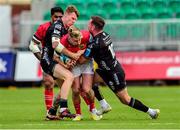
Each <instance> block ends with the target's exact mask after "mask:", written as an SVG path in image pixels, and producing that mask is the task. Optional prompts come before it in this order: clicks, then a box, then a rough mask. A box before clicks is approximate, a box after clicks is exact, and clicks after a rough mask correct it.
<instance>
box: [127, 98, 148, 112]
mask: <svg viewBox="0 0 180 130" xmlns="http://www.w3.org/2000/svg"><path fill="white" fill-rule="evenodd" d="M129 106H130V107H132V108H135V109H137V110H139V111H143V112H147V111H148V109H149V108H148V107H147V106H145V105H144V104H143V103H142V102H140V101H139V100H137V99H134V98H131V101H130V103H129Z"/></svg>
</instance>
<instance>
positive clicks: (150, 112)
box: [147, 108, 156, 115]
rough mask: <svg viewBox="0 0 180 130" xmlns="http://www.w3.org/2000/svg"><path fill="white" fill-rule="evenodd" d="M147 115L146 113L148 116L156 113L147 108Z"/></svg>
mask: <svg viewBox="0 0 180 130" xmlns="http://www.w3.org/2000/svg"><path fill="white" fill-rule="evenodd" d="M147 113H148V114H149V115H155V114H156V111H155V110H154V109H151V108H149V109H148V111H147Z"/></svg>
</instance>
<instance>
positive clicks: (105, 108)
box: [92, 72, 112, 115]
mask: <svg viewBox="0 0 180 130" xmlns="http://www.w3.org/2000/svg"><path fill="white" fill-rule="evenodd" d="M93 82H94V84H93V87H92V89H93V91H94V94H95V97H96V99H97V100H98V101H99V103H100V105H101V109H100V110H98V111H97V114H98V115H102V114H104V113H107V112H109V111H111V110H112V108H111V106H110V105H109V104H108V103H107V101H106V100H105V98H104V97H103V95H102V93H101V92H100V89H99V83H103V84H105V83H104V81H103V79H102V78H101V77H100V76H99V75H98V74H97V73H96V72H95V73H94V81H93Z"/></svg>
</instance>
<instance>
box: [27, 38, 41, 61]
mask: <svg viewBox="0 0 180 130" xmlns="http://www.w3.org/2000/svg"><path fill="white" fill-rule="evenodd" d="M39 44H41V42H40V41H39V40H37V39H36V38H35V37H34V36H33V38H32V39H31V41H30V44H29V49H30V51H31V52H32V53H33V54H34V55H35V57H36V58H37V59H38V60H40V59H41V51H40V49H39Z"/></svg>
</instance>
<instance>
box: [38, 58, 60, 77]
mask: <svg viewBox="0 0 180 130" xmlns="http://www.w3.org/2000/svg"><path fill="white" fill-rule="evenodd" d="M56 64H57V62H56V61H53V60H49V59H41V67H42V69H43V71H44V72H45V73H47V74H49V75H51V76H52V77H53V78H55V77H54V76H53V72H54V67H55V65H56Z"/></svg>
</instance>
